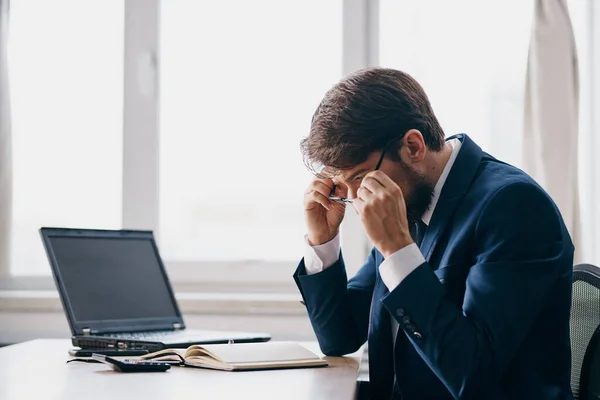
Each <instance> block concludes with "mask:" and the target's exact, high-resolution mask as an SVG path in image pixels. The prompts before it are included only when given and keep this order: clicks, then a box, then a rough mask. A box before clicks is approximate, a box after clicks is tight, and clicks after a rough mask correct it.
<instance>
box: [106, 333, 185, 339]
mask: <svg viewBox="0 0 600 400" xmlns="http://www.w3.org/2000/svg"><path fill="white" fill-rule="evenodd" d="M182 334H183V332H182V331H152V332H129V333H107V334H104V335H102V336H105V337H110V338H115V339H130V340H148V341H160V340H161V339H165V338H171V337H174V336H181V335H182Z"/></svg>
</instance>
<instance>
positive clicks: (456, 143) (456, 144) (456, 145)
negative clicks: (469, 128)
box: [421, 139, 462, 226]
mask: <svg viewBox="0 0 600 400" xmlns="http://www.w3.org/2000/svg"><path fill="white" fill-rule="evenodd" d="M446 143H448V144H450V146H452V154H450V158H449V159H448V161H447V162H446V165H445V166H444V170H443V171H442V175H440V178H439V179H438V181H437V183H436V184H435V187H434V188H433V197H432V198H431V203H429V208H428V209H427V211H425V213H424V214H423V216H422V217H421V220H422V221H423V222H424V223H425V225H427V226H429V222H430V221H431V217H432V216H433V212H434V211H435V207H436V205H437V202H438V200H439V199H440V193H441V192H442V188H443V187H444V183H446V179H448V175H449V174H450V170H451V169H452V166H453V165H454V161H456V156H458V152H459V151H460V147H461V146H462V142H461V141H460V140H459V139H451V140H448V141H447V142H446Z"/></svg>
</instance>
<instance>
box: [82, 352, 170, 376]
mask: <svg viewBox="0 0 600 400" xmlns="http://www.w3.org/2000/svg"><path fill="white" fill-rule="evenodd" d="M92 358H93V359H94V360H97V361H100V362H102V363H104V364H106V365H108V366H109V367H111V368H112V369H114V370H115V371H118V372H164V371H166V370H168V369H169V368H171V364H169V363H166V362H157V361H146V360H140V359H124V360H117V359H116V358H112V357H108V356H105V355H104V354H98V353H93V354H92Z"/></svg>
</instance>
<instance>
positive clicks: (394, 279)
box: [379, 243, 425, 292]
mask: <svg viewBox="0 0 600 400" xmlns="http://www.w3.org/2000/svg"><path fill="white" fill-rule="evenodd" d="M424 262H425V257H423V254H422V253H421V250H419V247H418V246H417V245H416V243H412V244H409V245H408V246H406V247H403V248H401V249H400V250H398V251H397V252H395V253H393V254H392V255H391V256H389V257H388V258H386V259H385V260H383V262H382V263H381V265H379V274H380V275H381V279H382V280H383V283H385V286H387V288H388V290H389V291H390V292H391V291H392V290H394V289H396V286H398V285H399V284H400V282H402V281H403V280H404V278H406V277H407V276H408V275H409V274H410V273H411V272H413V271H414V270H415V269H417V267H418V266H419V265H421V264H423V263H424Z"/></svg>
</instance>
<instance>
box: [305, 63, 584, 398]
mask: <svg viewBox="0 0 600 400" xmlns="http://www.w3.org/2000/svg"><path fill="white" fill-rule="evenodd" d="M301 148H302V151H303V153H304V157H305V162H306V163H307V165H309V166H311V167H312V168H313V170H314V171H315V173H316V178H315V179H314V181H313V182H312V183H311V185H310V186H309V188H308V189H307V191H306V192H305V199H304V208H305V215H306V222H307V226H308V234H307V235H306V238H305V241H306V250H305V256H304V258H303V259H302V261H301V262H300V265H299V266H298V269H297V271H296V273H295V274H294V279H295V281H296V283H297V285H298V288H299V290H300V292H301V294H302V297H303V299H304V302H305V304H306V307H307V309H308V314H309V317H310V320H311V323H312V326H313V328H314V331H315V333H316V335H317V338H318V341H319V344H320V347H321V350H322V351H323V352H324V353H325V354H326V355H332V356H341V355H344V354H348V353H351V352H354V351H356V350H358V349H359V348H360V347H361V346H362V345H363V344H364V343H365V341H368V345H369V347H368V348H369V374H370V395H371V398H372V399H385V400H387V399H403V400H411V399H437V400H443V399H511V400H515V399H528V400H529V399H544V400H554V399H561V400H562V399H571V398H572V394H571V389H570V364H571V350H570V338H569V312H570V304H571V283H572V266H573V244H572V242H571V239H570V237H569V233H568V232H567V229H566V228H565V225H564V223H563V220H562V218H561V215H560V213H559V211H558V209H557V207H556V205H555V204H554V203H553V201H552V199H551V198H550V197H549V196H548V194H547V193H546V192H545V191H544V190H543V189H542V188H541V187H540V186H539V185H538V184H537V183H536V182H535V181H534V180H533V179H532V178H530V177H529V176H528V175H527V174H525V173H524V172H522V171H521V170H519V169H517V168H515V167H513V166H510V165H508V164H506V163H503V162H501V161H498V160H496V159H495V158H493V157H492V156H490V155H489V154H487V153H485V152H483V151H482V150H481V148H480V147H479V146H478V145H477V144H475V142H474V141H473V140H472V139H470V138H469V137H468V136H467V135H463V134H461V135H456V136H452V137H450V138H448V139H445V135H444V132H443V131H442V128H441V127H440V124H439V123H438V121H437V119H436V117H435V115H434V113H433V110H432V108H431V105H430V103H429V100H428V98H427V96H426V94H425V92H424V91H423V89H422V88H421V86H420V85H419V84H418V83H417V82H416V81H415V80H414V79H413V78H412V77H410V76H409V75H407V74H405V73H403V72H400V71H396V70H391V69H383V68H372V69H365V70H361V71H358V72H356V73H354V74H351V75H349V76H347V77H345V78H344V79H343V80H341V81H340V82H339V83H338V84H336V85H335V86H334V87H333V88H332V89H331V90H330V91H329V92H327V94H326V95H325V97H324V98H323V100H322V102H321V104H320V105H319V107H318V108H317V110H316V112H315V114H314V116H313V119H312V123H311V130H310V133H309V135H308V137H307V138H305V139H304V140H303V141H302V143H301ZM332 197H333V198H332ZM350 202H351V203H350ZM350 204H351V205H350ZM347 206H351V207H353V208H354V210H355V211H356V212H357V213H358V215H359V217H360V220H361V222H362V225H363V227H364V230H365V232H366V234H367V235H368V237H369V238H370V240H371V242H372V243H373V244H374V248H373V249H372V251H371V252H370V255H369V257H368V258H367V260H366V262H365V264H364V265H363V266H362V268H361V269H360V270H359V271H358V273H357V274H356V276H354V277H353V278H351V279H350V280H348V279H347V275H346V270H345V266H344V260H343V257H342V254H341V252H340V243H339V226H340V224H341V222H342V219H343V217H344V212H345V207H347Z"/></svg>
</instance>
